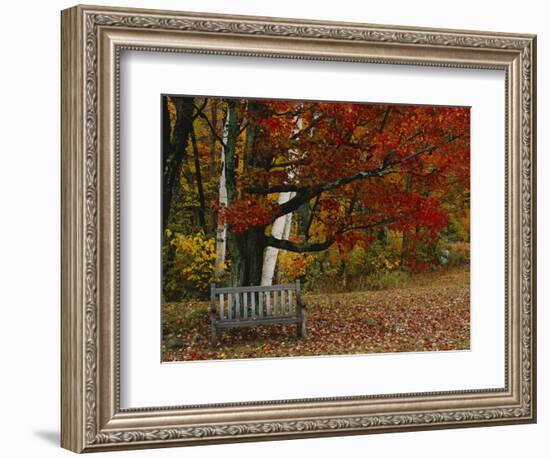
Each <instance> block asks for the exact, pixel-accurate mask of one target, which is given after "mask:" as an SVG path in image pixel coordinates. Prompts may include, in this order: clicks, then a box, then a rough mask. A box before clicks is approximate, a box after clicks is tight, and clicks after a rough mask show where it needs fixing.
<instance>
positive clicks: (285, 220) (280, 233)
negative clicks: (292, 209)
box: [261, 192, 294, 286]
mask: <svg viewBox="0 0 550 458" xmlns="http://www.w3.org/2000/svg"><path fill="white" fill-rule="evenodd" d="M293 197H294V193H293V192H282V193H281V194H279V199H278V201H277V203H278V204H279V205H281V204H284V203H285V202H288V201H289V200H290V199H292V198H293ZM291 224H292V213H287V214H286V215H282V216H279V217H278V218H277V219H276V220H275V221H274V222H273V225H272V226H271V235H272V236H273V237H275V238H277V239H281V240H287V239H288V236H289V235H290V226H291ZM278 255H279V249H278V248H275V247H272V246H268V247H267V248H266V249H265V254H264V261H263V266H262V278H261V285H262V286H266V285H271V284H272V283H273V274H274V273H275V266H276V265H277V257H278Z"/></svg>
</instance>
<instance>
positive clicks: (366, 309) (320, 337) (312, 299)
mask: <svg viewBox="0 0 550 458" xmlns="http://www.w3.org/2000/svg"><path fill="white" fill-rule="evenodd" d="M469 284H470V282H469V272H468V271H454V272H446V273H440V274H431V275H426V276H422V277H419V278H417V279H415V280H414V281H411V282H409V284H408V285H407V286H405V287H403V288H401V289H392V290H387V291H362V292H352V293H335V294H322V295H314V294H306V295H305V299H306V301H307V309H308V321H307V332H308V336H307V339H305V340H301V339H299V338H297V337H296V327H295V326H280V325H274V326H259V327H252V328H244V329H229V330H224V331H223V332H222V333H221V337H220V339H219V341H218V344H217V346H216V347H211V345H210V341H209V338H210V326H209V316H208V304H207V303H205V302H189V303H185V304H166V305H165V307H164V316H163V320H164V329H163V335H164V339H163V360H164V361H185V360H202V359H235V358H258V357H275V356H309V355H342V354H357V353H387V352H414V351H437V350H465V349H469V347H470V286H469Z"/></svg>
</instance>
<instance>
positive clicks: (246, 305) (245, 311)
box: [243, 293, 248, 320]
mask: <svg viewBox="0 0 550 458" xmlns="http://www.w3.org/2000/svg"><path fill="white" fill-rule="evenodd" d="M243 312H244V313H243V315H244V319H245V320H246V319H247V318H248V293H243Z"/></svg>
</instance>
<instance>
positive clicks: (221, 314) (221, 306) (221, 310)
mask: <svg viewBox="0 0 550 458" xmlns="http://www.w3.org/2000/svg"><path fill="white" fill-rule="evenodd" d="M220 318H221V319H222V320H223V319H224V313H223V293H222V294H220Z"/></svg>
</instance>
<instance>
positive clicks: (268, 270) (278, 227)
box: [262, 118, 302, 286]
mask: <svg viewBox="0 0 550 458" xmlns="http://www.w3.org/2000/svg"><path fill="white" fill-rule="evenodd" d="M296 124H297V129H296V130H295V131H294V133H296V132H297V131H299V130H300V129H301V128H302V119H301V118H299V119H298V120H297V122H296ZM290 153H291V154H290V155H289V156H290V157H292V156H293V155H294V154H293V153H294V151H290ZM295 195H296V193H294V192H282V193H280V194H279V198H278V199H277V203H278V204H279V205H282V204H284V203H286V202H288V201H289V200H290V199H292V198H293V197H294V196H295ZM291 226H292V212H291V213H287V214H286V215H282V216H279V217H278V218H277V219H276V220H275V221H274V222H273V225H272V226H271V235H272V236H273V237H275V238H276V239H281V240H288V237H289V236H290V228H291ZM278 255H279V249H278V248H274V247H272V246H268V247H267V248H266V249H265V251H264V263H263V266H262V286H269V285H271V284H273V275H274V274H275V266H276V265H277V257H278Z"/></svg>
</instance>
